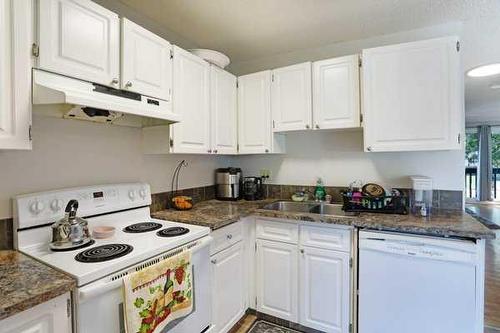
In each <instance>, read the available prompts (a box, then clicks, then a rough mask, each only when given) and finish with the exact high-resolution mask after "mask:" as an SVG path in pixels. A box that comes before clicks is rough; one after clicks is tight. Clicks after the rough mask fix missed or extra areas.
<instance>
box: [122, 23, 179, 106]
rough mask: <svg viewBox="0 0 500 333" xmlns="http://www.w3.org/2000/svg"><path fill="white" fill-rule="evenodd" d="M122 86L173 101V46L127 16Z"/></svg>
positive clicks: (123, 43)
mask: <svg viewBox="0 0 500 333" xmlns="http://www.w3.org/2000/svg"><path fill="white" fill-rule="evenodd" d="M121 33H122V39H121V41H122V53H121V59H122V61H121V87H122V89H126V90H130V91H133V92H136V93H139V94H142V95H147V96H151V97H156V98H160V99H163V100H166V101H170V99H171V92H172V59H171V58H170V51H171V49H172V46H171V45H170V43H169V42H167V41H166V40H164V39H163V38H161V37H159V36H157V35H155V34H153V33H152V32H150V31H148V30H146V29H144V28H143V27H141V26H139V25H137V24H135V23H134V22H132V21H129V20H127V19H126V18H123V19H122V31H121Z"/></svg>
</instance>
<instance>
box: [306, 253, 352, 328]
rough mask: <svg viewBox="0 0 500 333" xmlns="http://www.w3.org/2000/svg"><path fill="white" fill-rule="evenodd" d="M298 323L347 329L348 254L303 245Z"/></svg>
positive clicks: (348, 306)
mask: <svg viewBox="0 0 500 333" xmlns="http://www.w3.org/2000/svg"><path fill="white" fill-rule="evenodd" d="M299 271H300V302H299V303H300V306H301V309H300V324H301V325H304V326H307V327H311V328H315V329H318V330H321V331H323V332H327V333H341V332H343V333H347V332H349V308H350V299H349V295H350V279H349V254H348V253H343V252H337V251H331V250H322V249H316V248H309V247H306V248H304V249H302V250H301V255H300V269H299Z"/></svg>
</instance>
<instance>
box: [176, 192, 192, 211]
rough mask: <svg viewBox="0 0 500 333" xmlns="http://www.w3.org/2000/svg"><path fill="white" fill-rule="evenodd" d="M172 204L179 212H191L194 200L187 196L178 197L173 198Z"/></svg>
mask: <svg viewBox="0 0 500 333" xmlns="http://www.w3.org/2000/svg"><path fill="white" fill-rule="evenodd" d="M172 204H173V205H174V208H175V209H177V210H190V209H191V208H193V198H191V197H188V196H185V195H178V196H175V197H173V198H172Z"/></svg>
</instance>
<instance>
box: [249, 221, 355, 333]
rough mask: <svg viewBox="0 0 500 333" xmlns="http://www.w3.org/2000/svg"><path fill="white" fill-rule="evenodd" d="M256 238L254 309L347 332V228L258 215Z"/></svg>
mask: <svg viewBox="0 0 500 333" xmlns="http://www.w3.org/2000/svg"><path fill="white" fill-rule="evenodd" d="M271 223H272V224H271ZM271 226H272V229H271ZM266 230H267V232H264V231H266ZM270 231H272V232H270ZM284 234H289V235H296V234H298V238H297V237H283V235H284ZM256 237H257V240H256V251H257V253H256V260H255V271H256V280H255V281H256V283H255V285H256V296H257V311H259V312H262V313H265V314H268V315H271V316H274V317H278V318H281V319H285V320H288V321H291V322H294V323H299V324H301V325H302V326H305V327H309V328H313V329H317V330H320V331H322V332H326V333H348V332H349V329H350V324H351V267H350V266H351V265H350V259H351V237H352V232H351V230H349V229H348V228H334V227H317V226H311V225H310V224H305V225H300V227H299V225H298V224H297V223H294V222H291V221H290V222H288V221H280V220H273V221H270V220H267V219H260V218H258V219H257V220H256ZM346 239H348V240H349V242H346V241H344V240H346ZM322 242H323V243H322ZM330 243H333V244H334V246H332V245H330ZM311 245H312V246H311Z"/></svg>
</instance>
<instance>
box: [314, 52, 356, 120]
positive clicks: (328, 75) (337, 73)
mask: <svg viewBox="0 0 500 333" xmlns="http://www.w3.org/2000/svg"><path fill="white" fill-rule="evenodd" d="M359 105H360V97H359V57H358V55H352V56H346V57H340V58H333V59H326V60H321V61H316V62H314V63H313V123H314V128H315V129H336V128H356V127H360V107H359Z"/></svg>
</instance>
